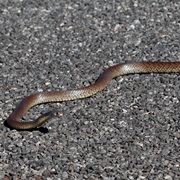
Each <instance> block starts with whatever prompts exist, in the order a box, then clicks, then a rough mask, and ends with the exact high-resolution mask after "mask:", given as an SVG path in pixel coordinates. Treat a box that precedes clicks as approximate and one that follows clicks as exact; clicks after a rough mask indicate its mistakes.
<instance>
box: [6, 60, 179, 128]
mask: <svg viewBox="0 0 180 180" xmlns="http://www.w3.org/2000/svg"><path fill="white" fill-rule="evenodd" d="M179 72H180V62H131V63H121V64H117V65H114V66H110V67H109V68H107V69H106V70H104V71H103V73H102V74H101V75H100V76H99V78H98V79H97V80H96V81H95V83H93V84H90V85H88V86H85V87H82V88H79V89H75V90H67V91H55V92H54V91H49V92H39V93H35V94H31V95H29V96H27V97H25V98H24V99H23V100H22V101H21V102H20V103H19V105H17V107H16V108H15V110H14V111H13V112H12V113H11V114H10V116H9V117H8V118H7V120H6V122H7V125H8V126H9V127H10V128H12V129H17V130H31V129H36V128H38V127H39V126H41V125H42V124H44V123H45V122H47V121H48V120H49V119H51V118H52V117H54V116H61V115H62V113H60V112H58V111H50V112H47V113H45V114H43V115H41V116H40V117H39V118H37V119H35V120H34V121H32V120H31V121H24V120H23V121H22V120H21V119H22V118H23V116H24V115H25V114H26V113H27V111H28V110H29V109H30V108H32V107H33V106H36V105H38V104H42V103H48V102H62V101H70V100H76V99H82V98H86V97H89V96H92V95H94V94H96V93H97V92H99V91H101V90H103V89H104V88H105V87H106V86H107V85H108V84H109V83H110V82H111V81H112V79H113V78H116V77H118V76H121V75H127V74H137V73H138V74H142V73H179Z"/></svg>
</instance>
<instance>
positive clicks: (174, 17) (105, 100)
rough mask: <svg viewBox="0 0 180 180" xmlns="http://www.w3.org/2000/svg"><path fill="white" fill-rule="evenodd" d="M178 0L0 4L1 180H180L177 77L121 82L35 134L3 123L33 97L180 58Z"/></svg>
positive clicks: (16, 0)
mask: <svg viewBox="0 0 180 180" xmlns="http://www.w3.org/2000/svg"><path fill="white" fill-rule="evenodd" d="M179 22H180V1H179V0H148V1H142V0H140V1H136V0H121V1H118V0H112V1H102V0H97V1H92V0H84V1H82V0H80V1H73V0H44V1H36V0H13V1H11V0H1V1H0V50H1V51H0V70H1V73H0V93H1V94H0V123H1V126H0V131H1V133H0V156H1V157H0V179H4V180H5V179H6V180H7V179H25V180H26V179H34V180H36V179H38V180H41V179H48V180H54V179H105V180H113V179H121V180H123V179H129V180H134V179H138V180H141V179H153V180H157V179H166V180H172V179H173V180H174V179H180V172H179V168H180V167H179V166H180V153H179V149H180V148H179V139H180V130H179V119H180V91H179V89H180V85H179V83H180V77H179V74H178V73H174V74H167V73H165V74H146V75H145V74H142V75H139V74H135V75H126V76H122V77H118V78H116V79H114V80H113V81H112V83H111V84H110V85H109V86H108V87H107V88H106V89H105V90H104V91H102V92H100V93H98V94H97V95H94V96H92V97H90V98H86V99H83V100H75V101H69V102H62V103H50V104H42V105H39V106H36V107H34V108H32V109H31V110H30V111H29V112H28V113H27V115H26V116H25V119H26V120H32V119H35V118H37V117H38V116H39V115H40V114H41V113H45V112H47V111H49V110H53V109H57V110H60V111H62V112H63V116H62V117H61V118H54V119H52V120H51V121H49V122H47V123H46V124H45V125H44V126H43V127H44V129H43V128H42V129H39V130H35V131H17V130H11V129H9V128H7V127H5V126H4V124H3V122H4V120H6V118H7V117H8V116H9V114H10V113H11V112H12V111H13V109H14V108H15V106H16V105H17V104H18V102H19V101H21V99H22V98H23V97H25V96H27V95H29V94H32V93H34V92H41V91H51V90H57V91H59V90H67V89H75V88H80V87H83V86H86V85H89V84H91V83H93V82H94V81H95V80H96V79H97V77H98V76H99V74H100V73H102V72H103V69H105V68H107V67H108V66H110V65H114V64H118V63H122V62H141V61H160V62H161V61H180V51H179V45H180V24H179Z"/></svg>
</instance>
